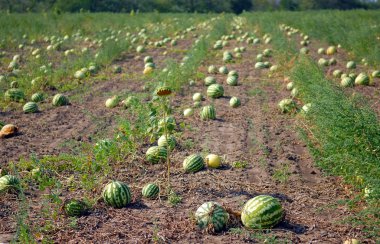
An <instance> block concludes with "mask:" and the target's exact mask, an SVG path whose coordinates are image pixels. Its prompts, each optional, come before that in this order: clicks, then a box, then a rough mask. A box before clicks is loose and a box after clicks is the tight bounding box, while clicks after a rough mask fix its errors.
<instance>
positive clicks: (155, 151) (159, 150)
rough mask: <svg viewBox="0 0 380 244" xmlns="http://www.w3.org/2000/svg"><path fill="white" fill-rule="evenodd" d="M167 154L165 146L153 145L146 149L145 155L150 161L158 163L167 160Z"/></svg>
mask: <svg viewBox="0 0 380 244" xmlns="http://www.w3.org/2000/svg"><path fill="white" fill-rule="evenodd" d="M167 154H168V152H167V150H166V148H165V147H160V146H153V147H150V148H149V149H148V150H147V151H146V153H145V156H146V159H147V160H148V161H149V162H150V163H152V164H156V163H159V162H160V161H165V160H166V157H167Z"/></svg>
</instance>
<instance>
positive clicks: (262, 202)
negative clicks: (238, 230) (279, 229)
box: [241, 195, 285, 229]
mask: <svg viewBox="0 0 380 244" xmlns="http://www.w3.org/2000/svg"><path fill="white" fill-rule="evenodd" d="M284 215H285V212H284V210H283V209H282V206H281V203H280V202H279V201H278V199H277V198H274V197H271V196H267V195H260V196H257V197H254V198H252V199H250V200H249V201H248V202H247V203H246V204H245V205H244V207H243V210H242V213H241V221H242V222H243V224H244V226H245V227H247V228H252V229H270V228H272V227H274V226H275V225H277V224H278V223H279V222H280V221H281V220H282V218H283V217H284Z"/></svg>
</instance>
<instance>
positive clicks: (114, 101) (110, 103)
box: [105, 95, 119, 108]
mask: <svg viewBox="0 0 380 244" xmlns="http://www.w3.org/2000/svg"><path fill="white" fill-rule="evenodd" d="M105 105H106V107H107V108H114V107H116V106H117V105H119V97H118V96H116V95H115V96H113V97H111V98H108V99H107V100H106V103H105Z"/></svg>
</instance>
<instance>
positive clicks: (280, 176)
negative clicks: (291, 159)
mask: <svg viewBox="0 0 380 244" xmlns="http://www.w3.org/2000/svg"><path fill="white" fill-rule="evenodd" d="M290 175H291V173H290V167H289V164H288V163H281V164H280V166H279V168H277V169H274V172H273V175H272V177H273V179H274V180H276V181H278V182H280V183H281V184H285V183H286V182H288V180H289V177H290Z"/></svg>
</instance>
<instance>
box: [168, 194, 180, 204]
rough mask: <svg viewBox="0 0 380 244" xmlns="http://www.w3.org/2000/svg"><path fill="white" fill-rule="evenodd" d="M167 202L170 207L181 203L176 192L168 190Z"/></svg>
mask: <svg viewBox="0 0 380 244" xmlns="http://www.w3.org/2000/svg"><path fill="white" fill-rule="evenodd" d="M168 201H169V203H170V204H171V205H172V206H174V207H175V206H177V205H178V204H180V203H181V202H182V197H181V196H180V195H178V194H177V193H176V192H174V191H173V190H170V192H169V196H168Z"/></svg>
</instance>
